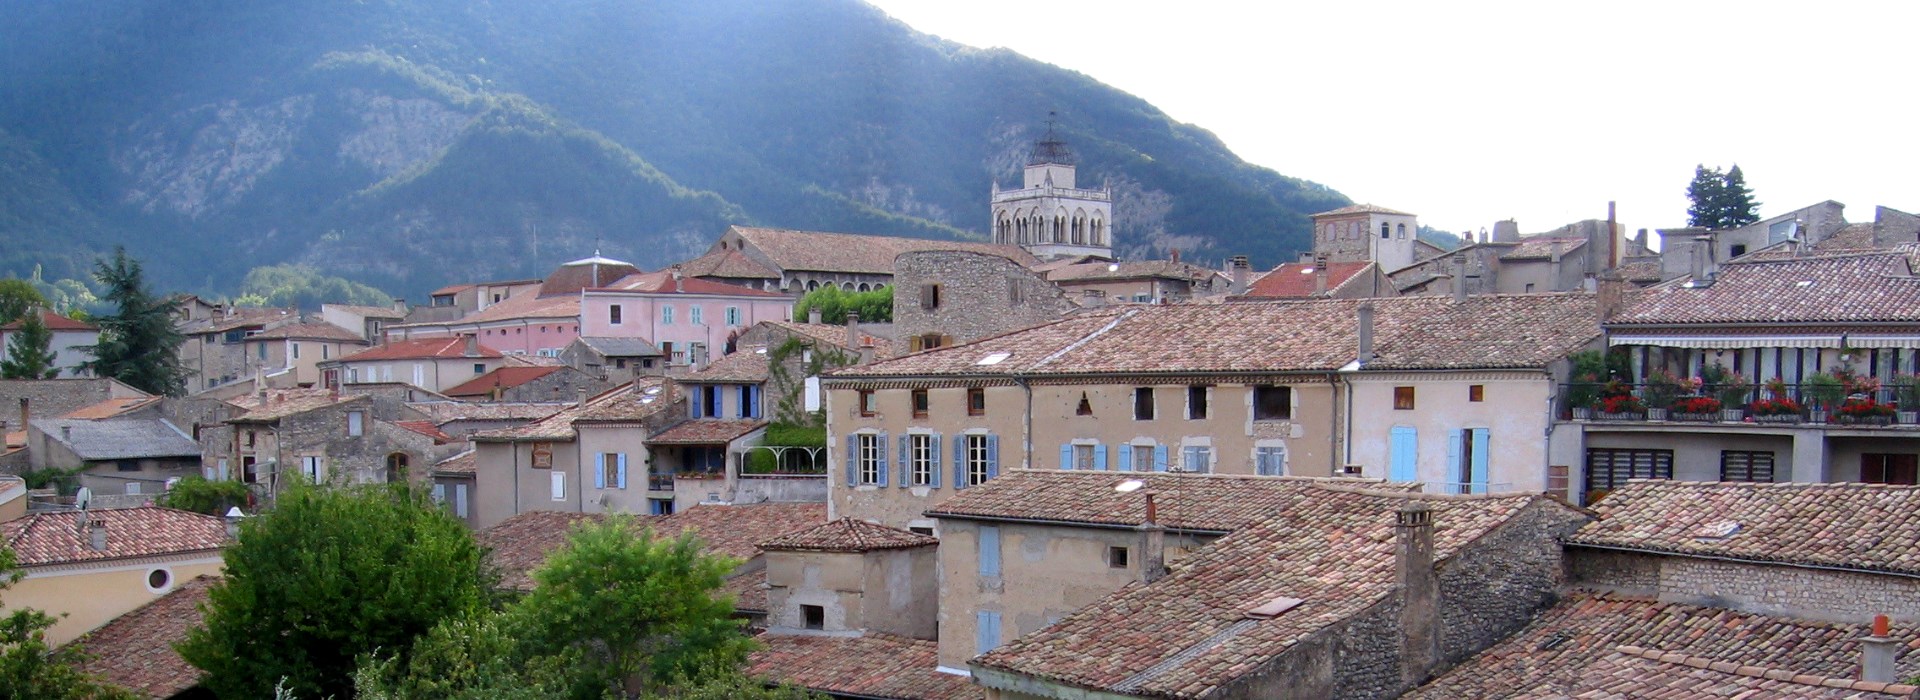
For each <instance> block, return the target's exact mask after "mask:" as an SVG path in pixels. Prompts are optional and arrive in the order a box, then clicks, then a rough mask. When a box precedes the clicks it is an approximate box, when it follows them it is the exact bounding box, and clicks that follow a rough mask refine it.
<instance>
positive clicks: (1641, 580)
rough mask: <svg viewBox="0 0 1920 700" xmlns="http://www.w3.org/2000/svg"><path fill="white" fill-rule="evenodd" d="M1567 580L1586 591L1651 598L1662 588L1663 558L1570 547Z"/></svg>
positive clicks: (1568, 550)
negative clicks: (1661, 559) (1589, 589)
mask: <svg viewBox="0 0 1920 700" xmlns="http://www.w3.org/2000/svg"><path fill="white" fill-rule="evenodd" d="M1567 581H1568V582H1570V583H1573V584H1574V585H1578V586H1581V587H1583V588H1591V589H1594V590H1601V591H1609V592H1613V593H1623V594H1626V595H1631V596H1647V597H1651V596H1653V595H1654V594H1655V592H1656V591H1658V590H1659V588H1660V557H1656V556H1650V555H1646V554H1635V553H1633V552H1618V551H1614V550H1610V549H1587V548H1584V547H1569V548H1567Z"/></svg>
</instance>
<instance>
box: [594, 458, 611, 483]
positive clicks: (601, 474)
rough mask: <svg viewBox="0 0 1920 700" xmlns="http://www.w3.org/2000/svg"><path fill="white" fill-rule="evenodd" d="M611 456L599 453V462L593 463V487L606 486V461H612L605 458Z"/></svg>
mask: <svg viewBox="0 0 1920 700" xmlns="http://www.w3.org/2000/svg"><path fill="white" fill-rule="evenodd" d="M612 456H613V455H612V454H603V455H600V463H599V464H595V465H593V487H594V488H596V489H604V488H606V487H607V462H610V461H613V460H610V459H607V458H608V457H612Z"/></svg>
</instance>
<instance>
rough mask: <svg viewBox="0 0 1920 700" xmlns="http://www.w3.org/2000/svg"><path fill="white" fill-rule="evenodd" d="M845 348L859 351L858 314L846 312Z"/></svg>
mask: <svg viewBox="0 0 1920 700" xmlns="http://www.w3.org/2000/svg"><path fill="white" fill-rule="evenodd" d="M847 348H848V349H850V350H856V351H857V350H859V349H860V314H857V313H854V312H852V311H848V312H847Z"/></svg>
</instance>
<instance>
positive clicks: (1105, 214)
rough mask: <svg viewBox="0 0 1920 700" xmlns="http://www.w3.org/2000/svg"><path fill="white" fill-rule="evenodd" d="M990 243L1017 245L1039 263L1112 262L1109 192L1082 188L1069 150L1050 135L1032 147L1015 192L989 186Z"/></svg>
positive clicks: (1050, 131) (1050, 127) (1049, 125)
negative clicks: (1086, 258)
mask: <svg viewBox="0 0 1920 700" xmlns="http://www.w3.org/2000/svg"><path fill="white" fill-rule="evenodd" d="M992 205H993V206H992V209H993V242H995V243H1004V244H1008V245H1017V246H1020V247H1023V248H1026V249H1027V252H1030V253H1033V255H1034V257H1037V258H1040V259H1042V260H1048V259H1058V258H1067V257H1081V256H1091V257H1095V258H1100V259H1103V260H1112V259H1113V238H1112V236H1113V234H1112V231H1111V230H1110V227H1111V225H1112V222H1113V190H1112V188H1108V187H1103V188H1101V189H1097V190H1087V189H1080V188H1079V187H1078V184H1077V183H1076V182H1075V181H1074V157H1073V152H1072V151H1070V150H1068V149H1067V144H1066V142H1065V141H1061V140H1060V138H1059V137H1057V136H1055V135H1054V131H1053V120H1052V119H1051V118H1049V119H1048V120H1047V135H1046V136H1045V137H1042V138H1041V139H1040V140H1039V141H1035V142H1034V144H1033V150H1032V151H1031V152H1030V153H1028V155H1027V167H1026V172H1025V174H1024V176H1023V177H1022V181H1021V186H1020V188H1019V189H1009V190H1003V189H1000V183H998V182H995V183H994V184H993V199H992Z"/></svg>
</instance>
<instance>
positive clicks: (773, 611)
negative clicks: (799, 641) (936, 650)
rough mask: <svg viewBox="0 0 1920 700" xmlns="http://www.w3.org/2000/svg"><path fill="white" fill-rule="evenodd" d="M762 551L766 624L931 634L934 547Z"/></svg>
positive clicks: (936, 608) (935, 595) (935, 600)
mask: <svg viewBox="0 0 1920 700" xmlns="http://www.w3.org/2000/svg"><path fill="white" fill-rule="evenodd" d="M765 557H766V577H767V626H768V628H769V629H773V630H776V631H782V632H786V631H805V630H815V631H821V632H852V631H861V630H865V631H873V632H884V633H887V634H897V635H901V636H904V637H912V638H915V639H928V638H931V637H933V636H934V629H935V627H936V626H937V624H938V619H939V613H940V602H939V600H940V599H939V583H938V582H937V581H936V580H935V573H934V568H935V567H936V566H937V565H938V560H937V558H936V554H935V548H934V547H931V546H928V547H914V548H909V549H888V550H879V551H874V552H865V553H852V552H796V551H785V550H774V551H768V552H767V553H766V555H765Z"/></svg>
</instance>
